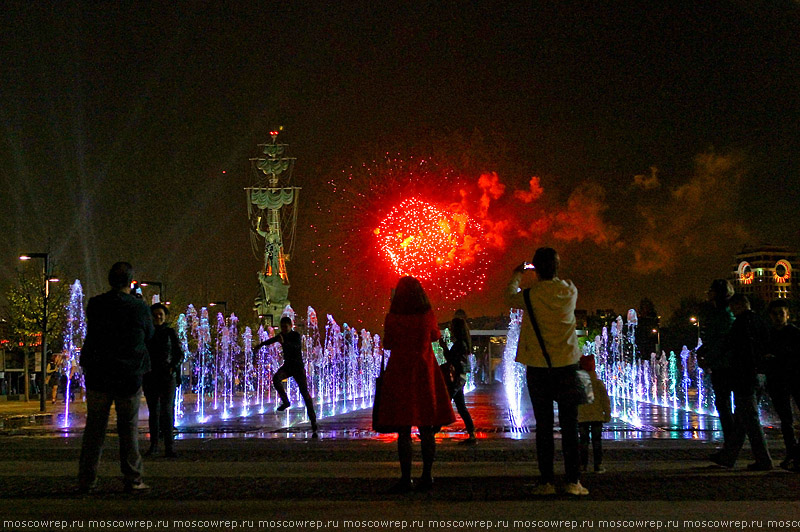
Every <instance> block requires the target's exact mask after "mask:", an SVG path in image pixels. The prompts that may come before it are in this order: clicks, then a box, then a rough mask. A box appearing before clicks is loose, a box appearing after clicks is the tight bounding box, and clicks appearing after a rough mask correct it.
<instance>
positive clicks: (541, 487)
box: [533, 482, 556, 496]
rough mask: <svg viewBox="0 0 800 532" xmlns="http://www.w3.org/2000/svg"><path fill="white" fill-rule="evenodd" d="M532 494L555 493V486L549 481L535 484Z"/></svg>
mask: <svg viewBox="0 0 800 532" xmlns="http://www.w3.org/2000/svg"><path fill="white" fill-rule="evenodd" d="M533 494H534V495H540V496H542V495H555V494H556V487H555V486H554V485H553V484H551V483H550V482H547V483H544V484H537V485H536V487H535V488H533Z"/></svg>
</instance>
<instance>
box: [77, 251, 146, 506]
mask: <svg viewBox="0 0 800 532" xmlns="http://www.w3.org/2000/svg"><path fill="white" fill-rule="evenodd" d="M132 280H133V267H132V266H131V265H130V264H129V263H127V262H117V263H116V264H114V265H113V266H112V267H111V271H109V272H108V283H109V285H111V290H109V291H108V292H106V293H104V294H101V295H99V296H95V297H93V298H91V299H90V300H89V305H88V306H87V309H86V321H87V326H86V340H85V341H84V344H83V349H82V351H81V360H80V363H81V367H82V368H83V373H84V376H85V380H86V410H87V415H86V428H85V429H84V431H83V442H82V445H81V457H80V463H79V468H78V483H79V489H80V490H81V491H83V492H89V491H92V490H93V489H94V488H95V487H96V485H97V465H98V463H99V462H100V455H101V454H102V452H103V442H104V440H105V435H106V427H107V426H108V415H109V412H110V409H111V403H112V402H113V403H114V409H115V410H116V413H117V433H118V435H119V447H120V452H119V458H120V467H121V469H122V474H123V476H124V483H125V489H126V491H131V492H135V491H141V490H146V489H148V486H147V485H146V484H145V483H144V482H143V481H142V458H141V456H140V455H139V443H138V440H137V434H138V422H139V402H140V398H141V391H140V390H141V387H142V376H143V375H144V374H145V373H146V372H147V371H149V370H150V357H149V355H148V352H147V347H146V346H145V342H146V341H147V340H149V339H150V338H152V336H153V332H154V329H153V321H152V320H151V318H150V309H149V308H148V307H147V305H146V304H145V303H144V301H142V300H140V299H137V298H135V297H133V296H132V295H130V290H131V288H130V287H131V282H132Z"/></svg>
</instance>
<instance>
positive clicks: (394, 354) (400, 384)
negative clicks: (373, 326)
mask: <svg viewBox="0 0 800 532" xmlns="http://www.w3.org/2000/svg"><path fill="white" fill-rule="evenodd" d="M440 337H441V335H440V334H439V326H438V324H437V323H436V317H435V316H434V315H433V311H432V310H431V304H430V302H429V301H428V296H427V295H426V294H425V290H423V289H422V285H421V284H420V282H419V281H418V280H416V279H415V278H413V277H403V278H401V279H400V281H399V282H398V283H397V288H396V289H395V292H394V297H392V305H391V307H390V308H389V314H387V315H386V321H385V322H384V332H383V347H384V349H388V350H390V351H391V356H390V357H389V362H387V364H386V371H385V372H384V374H383V385H382V386H383V387H382V389H381V401H380V406H379V410H378V413H377V419H378V421H379V423H380V424H381V425H389V426H392V427H398V433H397V451H398V454H399V455H400V472H401V475H402V476H401V478H400V481H399V482H398V483H397V484H395V486H394V487H392V489H391V490H390V491H391V492H394V493H402V492H406V491H409V490H410V489H411V488H412V482H411V427H412V426H414V427H417V428H418V430H419V438H420V440H421V441H422V463H423V469H422V476H421V477H420V479H419V482H418V483H417V489H419V490H429V489H430V488H431V487H433V478H432V477H431V467H432V466H433V459H434V456H435V454H436V440H435V438H434V437H435V435H436V432H437V431H438V430H439V429H440V428H441V426H442V425H447V424H450V423H452V422H454V421H455V416H454V415H453V407H452V406H451V405H450V395H449V394H448V393H447V387H446V385H445V382H444V377H443V376H442V372H441V371H440V370H439V365H438V364H437V362H436V357H435V356H434V354H433V347H432V345H431V344H432V342H435V341H437V340H438V339H439V338H440Z"/></svg>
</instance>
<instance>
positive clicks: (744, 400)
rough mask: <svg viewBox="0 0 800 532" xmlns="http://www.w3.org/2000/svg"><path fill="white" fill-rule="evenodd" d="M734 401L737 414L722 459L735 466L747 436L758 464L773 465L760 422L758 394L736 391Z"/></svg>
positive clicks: (751, 389)
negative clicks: (757, 403)
mask: <svg viewBox="0 0 800 532" xmlns="http://www.w3.org/2000/svg"><path fill="white" fill-rule="evenodd" d="M733 401H734V404H735V405H736V412H734V415H733V431H732V433H731V437H730V438H728V439H726V440H725V445H724V447H723V449H722V458H723V460H724V461H725V462H727V463H728V464H729V465H731V466H733V465H734V464H735V463H736V459H737V458H738V457H739V451H741V450H742V445H744V439H745V436H747V439H748V440H750V448H751V449H752V451H753V456H754V457H755V460H756V463H758V464H770V465H772V458H771V457H770V455H769V451H768V450H767V441H766V439H765V438H764V431H763V430H762V428H761V422H760V421H759V420H758V406H757V405H756V392H755V389H753V388H748V389H742V390H739V389H737V390H734V392H733Z"/></svg>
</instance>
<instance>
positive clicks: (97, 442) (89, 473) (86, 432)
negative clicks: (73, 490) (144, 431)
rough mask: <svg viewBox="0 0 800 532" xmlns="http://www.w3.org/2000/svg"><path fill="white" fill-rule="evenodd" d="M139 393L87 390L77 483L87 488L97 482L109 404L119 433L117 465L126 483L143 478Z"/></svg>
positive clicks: (132, 482) (139, 480) (136, 481)
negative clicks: (139, 435) (119, 393)
mask: <svg viewBox="0 0 800 532" xmlns="http://www.w3.org/2000/svg"><path fill="white" fill-rule="evenodd" d="M140 400H141V394H140V393H139V392H137V393H136V394H134V395H125V396H120V395H114V394H112V393H107V392H100V391H97V390H86V427H85V428H84V429H83V441H82V443H81V457H80V460H79V463H78V483H79V484H80V486H81V487H82V488H90V487H92V486H93V485H94V484H95V482H96V481H97V466H98V464H99V463H100V455H101V454H102V453H103V443H104V442H105V439H106V428H107V427H108V415H109V413H110V412H111V403H114V409H115V410H116V412H117V434H118V435H119V464H120V468H121V469H122V475H123V476H124V477H125V483H126V484H136V483H139V482H141V480H142V457H141V456H140V455H139V441H138V439H137V438H138V425H139V401H140Z"/></svg>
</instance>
